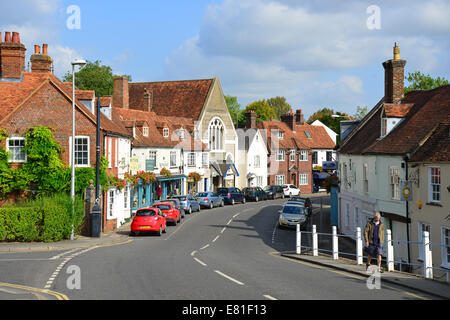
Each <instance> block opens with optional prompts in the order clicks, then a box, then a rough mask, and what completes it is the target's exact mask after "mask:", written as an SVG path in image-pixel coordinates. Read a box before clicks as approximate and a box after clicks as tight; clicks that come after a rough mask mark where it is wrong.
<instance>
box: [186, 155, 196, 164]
mask: <svg viewBox="0 0 450 320" xmlns="http://www.w3.org/2000/svg"><path fill="white" fill-rule="evenodd" d="M187 165H188V167H195V166H196V156H195V152H188V154H187Z"/></svg>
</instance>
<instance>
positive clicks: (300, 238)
mask: <svg viewBox="0 0 450 320" xmlns="http://www.w3.org/2000/svg"><path fill="white" fill-rule="evenodd" d="M296 251H297V254H301V252H302V233H301V231H300V224H297V250H296Z"/></svg>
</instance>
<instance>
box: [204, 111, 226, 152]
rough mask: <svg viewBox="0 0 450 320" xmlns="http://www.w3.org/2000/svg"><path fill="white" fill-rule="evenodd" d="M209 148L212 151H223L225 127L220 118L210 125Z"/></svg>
mask: <svg viewBox="0 0 450 320" xmlns="http://www.w3.org/2000/svg"><path fill="white" fill-rule="evenodd" d="M208 132H209V148H210V150H223V139H224V132H225V129H224V125H223V122H222V121H221V120H220V119H219V118H214V119H213V120H212V121H211V122H210V123H209V131H208Z"/></svg>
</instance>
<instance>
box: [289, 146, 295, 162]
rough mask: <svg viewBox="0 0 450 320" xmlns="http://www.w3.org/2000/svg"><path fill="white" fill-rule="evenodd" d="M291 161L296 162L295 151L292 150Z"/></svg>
mask: <svg viewBox="0 0 450 320" xmlns="http://www.w3.org/2000/svg"><path fill="white" fill-rule="evenodd" d="M289 161H293V162H294V161H295V149H291V152H290V154H289Z"/></svg>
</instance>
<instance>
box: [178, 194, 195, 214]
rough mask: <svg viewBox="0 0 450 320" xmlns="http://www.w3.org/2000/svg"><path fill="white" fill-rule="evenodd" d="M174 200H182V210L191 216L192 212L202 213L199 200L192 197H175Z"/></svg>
mask: <svg viewBox="0 0 450 320" xmlns="http://www.w3.org/2000/svg"><path fill="white" fill-rule="evenodd" d="M172 199H178V200H180V206H181V209H183V210H184V211H185V212H186V213H189V214H191V213H192V211H200V210H201V208H200V204H199V203H198V201H197V199H196V198H194V197H193V196H191V195H187V196H175V197H172Z"/></svg>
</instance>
